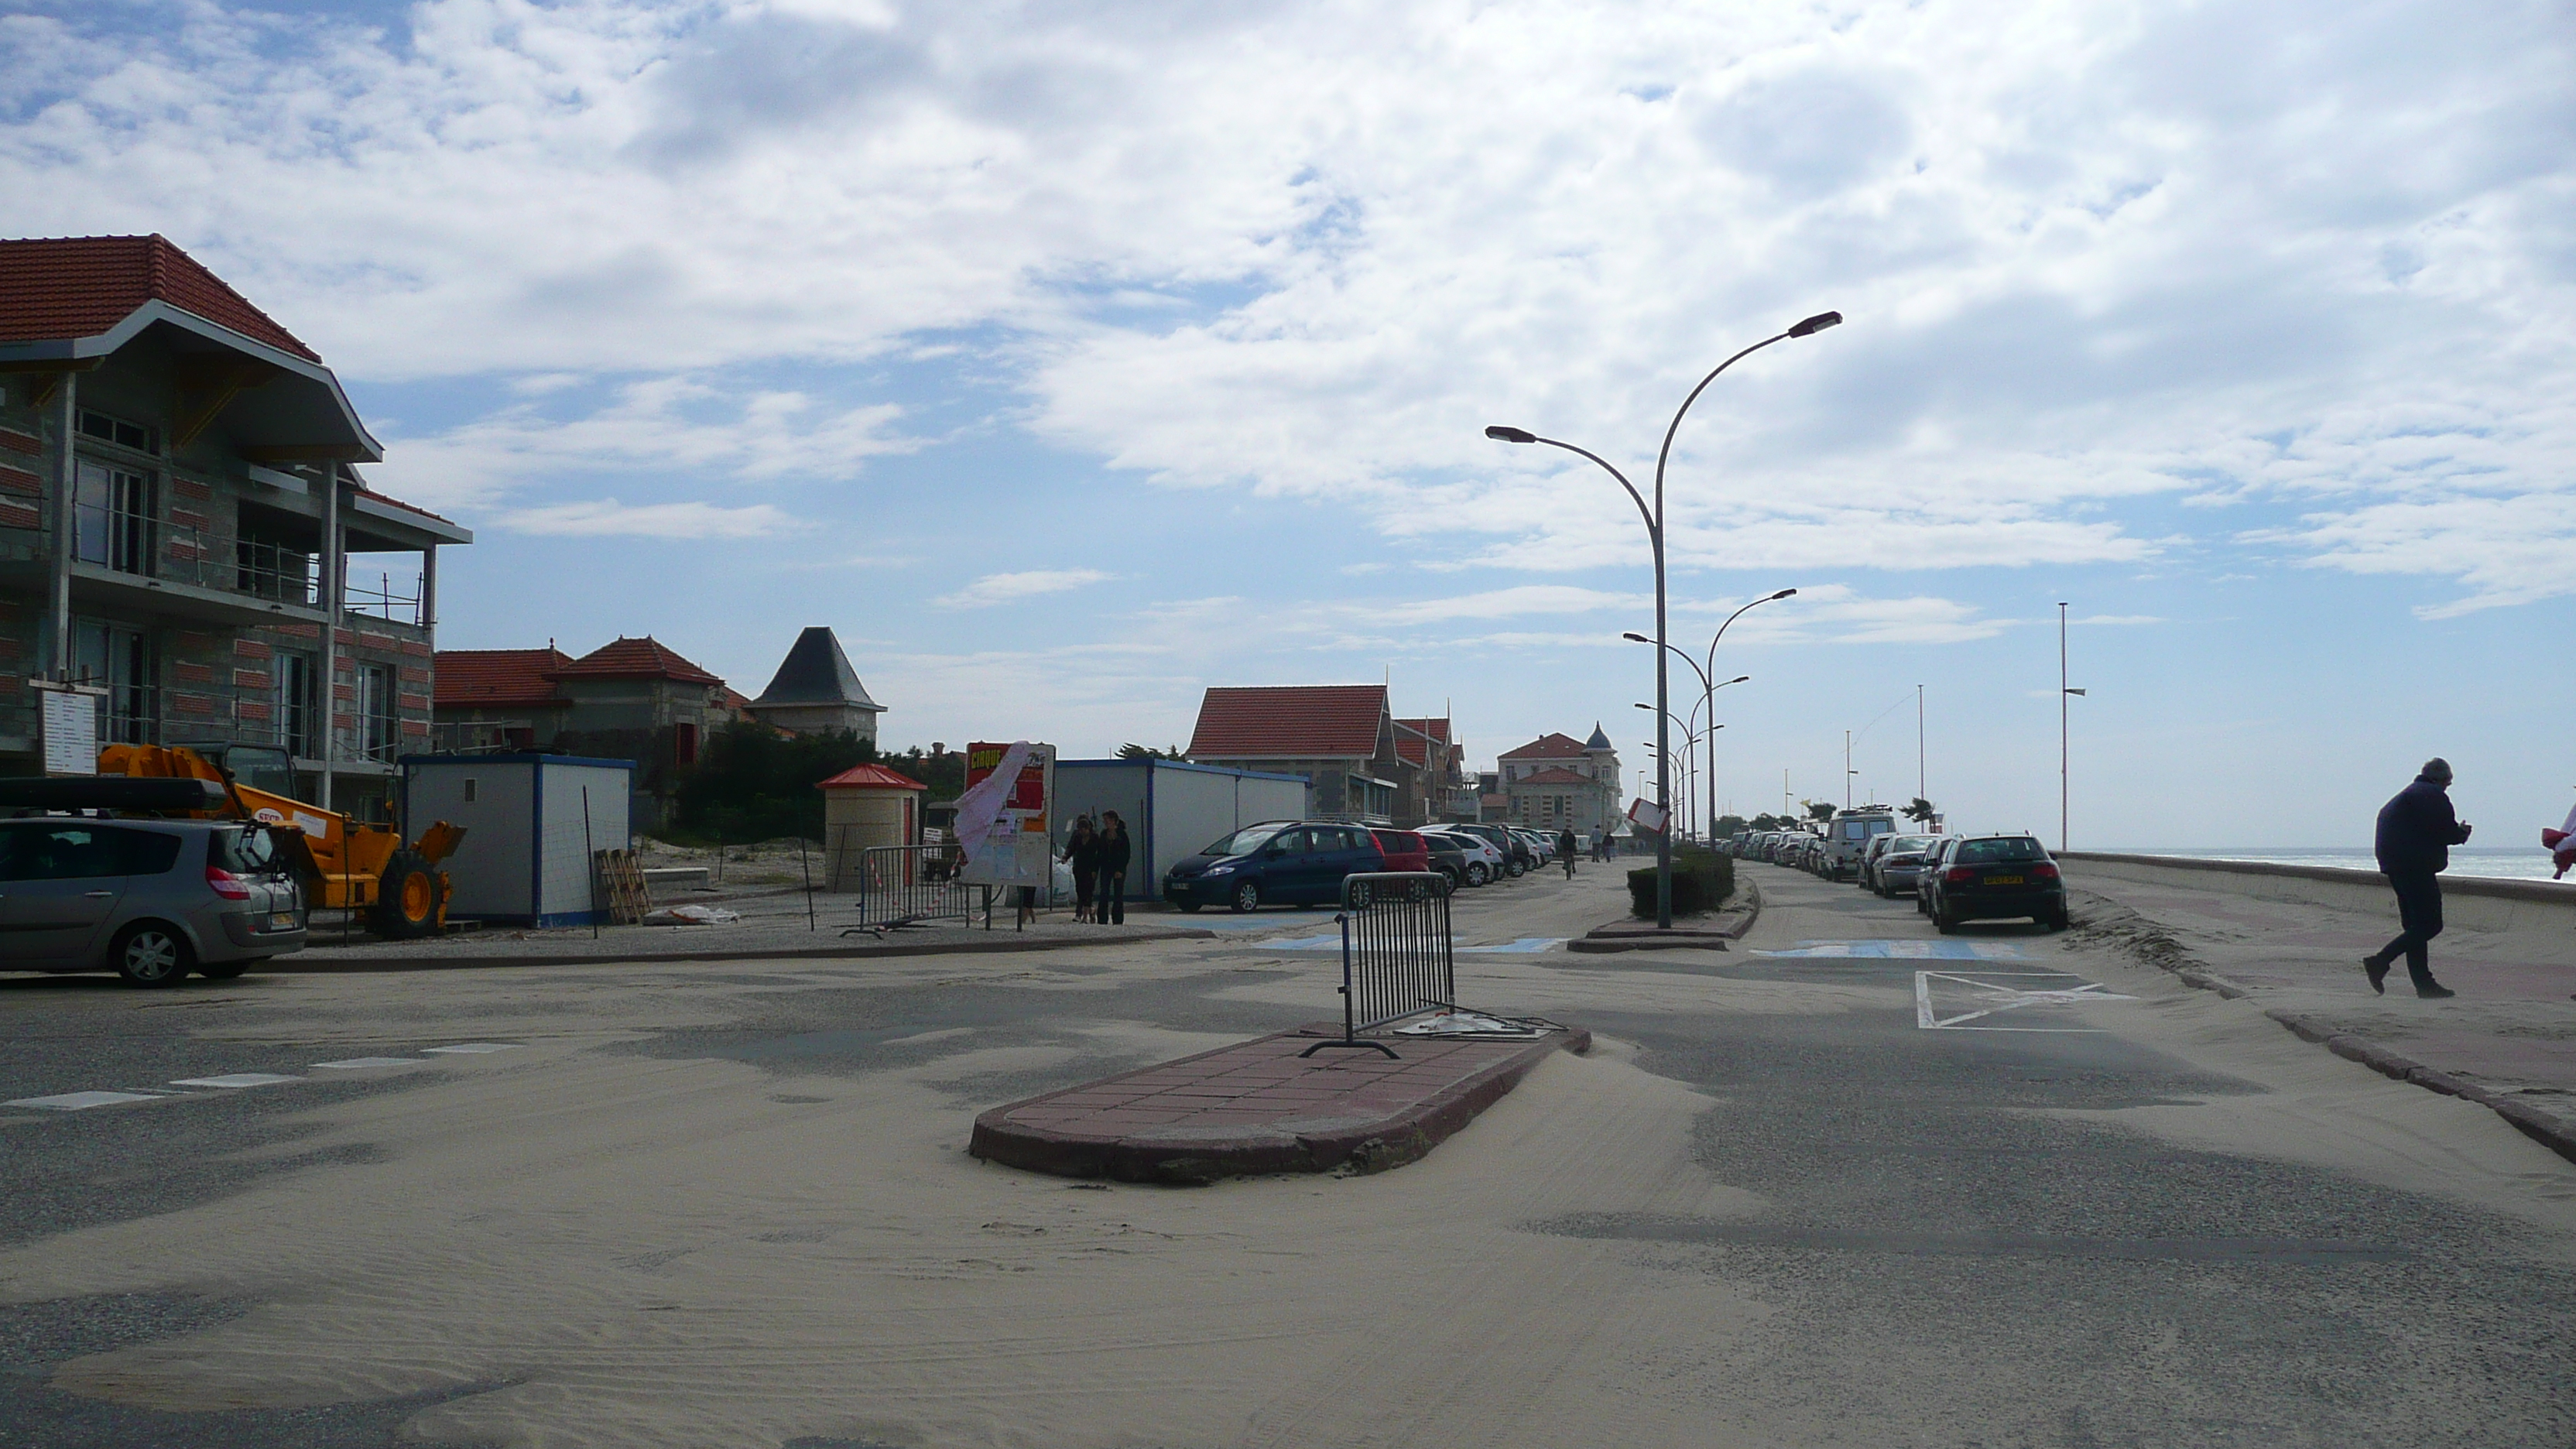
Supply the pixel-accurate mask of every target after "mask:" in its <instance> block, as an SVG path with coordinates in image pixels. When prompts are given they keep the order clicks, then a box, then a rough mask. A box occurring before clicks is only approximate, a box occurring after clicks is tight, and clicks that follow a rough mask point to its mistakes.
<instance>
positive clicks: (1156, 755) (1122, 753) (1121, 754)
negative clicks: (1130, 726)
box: [1118, 741, 1181, 760]
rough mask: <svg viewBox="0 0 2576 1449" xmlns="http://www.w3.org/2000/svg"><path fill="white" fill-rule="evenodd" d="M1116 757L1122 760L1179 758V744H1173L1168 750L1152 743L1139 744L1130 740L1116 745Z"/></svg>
mask: <svg viewBox="0 0 2576 1449" xmlns="http://www.w3.org/2000/svg"><path fill="white" fill-rule="evenodd" d="M1118 758H1120V759H1122V760H1177V759H1179V758H1181V747H1180V746H1179V745H1174V746H1172V747H1171V748H1170V749H1168V750H1158V749H1155V748H1154V747H1153V746H1152V745H1140V744H1136V743H1134V742H1133V741H1130V742H1129V743H1127V744H1123V745H1120V746H1119V747H1118Z"/></svg>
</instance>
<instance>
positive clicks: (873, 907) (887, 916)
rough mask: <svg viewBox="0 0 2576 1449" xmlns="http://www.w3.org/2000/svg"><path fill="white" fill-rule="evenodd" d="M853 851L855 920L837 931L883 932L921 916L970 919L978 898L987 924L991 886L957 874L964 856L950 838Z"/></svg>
mask: <svg viewBox="0 0 2576 1449" xmlns="http://www.w3.org/2000/svg"><path fill="white" fill-rule="evenodd" d="M857 854H858V863H857V864H858V869H857V876H858V888H859V923H858V924H857V925H855V926H853V927H851V928H850V929H848V930H846V931H843V932H842V933H841V934H842V935H844V936H851V935H857V934H858V933H860V932H862V931H866V932H872V933H882V932H885V931H889V930H892V929H894V928H895V927H898V926H909V925H914V924H916V923H918V922H922V921H971V920H973V919H974V915H975V906H976V905H977V904H978V903H979V902H980V903H981V904H982V905H983V907H984V919H985V921H986V923H987V924H990V923H991V921H992V917H993V888H992V887H991V886H985V885H970V884H968V883H966V882H964V881H961V880H959V879H958V878H957V873H958V870H959V869H960V868H961V867H962V866H963V865H964V864H965V857H964V856H963V855H961V854H959V853H958V850H957V847H956V845H955V844H954V843H948V844H941V845H872V846H869V847H867V848H866V849H864V850H861V851H859V852H857ZM836 874H837V873H836ZM838 883H839V882H838V880H837V879H836V880H835V884H836V885H837V884H838Z"/></svg>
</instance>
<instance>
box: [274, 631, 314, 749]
mask: <svg viewBox="0 0 2576 1449" xmlns="http://www.w3.org/2000/svg"><path fill="white" fill-rule="evenodd" d="M275 665H276V668H275V670H274V673H275V677H276V686H277V742H278V743H279V744H281V745H284V746H285V747H286V752H287V753H288V754H290V755H292V756H294V757H295V758H297V759H299V760H312V759H319V758H321V755H322V750H321V746H320V745H319V744H318V743H317V742H316V741H315V739H314V737H313V656H312V655H310V654H306V653H303V652H301V651H299V650H294V649H280V650H278V651H277V655H276V659H275Z"/></svg>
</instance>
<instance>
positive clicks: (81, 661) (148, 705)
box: [72, 619, 161, 745]
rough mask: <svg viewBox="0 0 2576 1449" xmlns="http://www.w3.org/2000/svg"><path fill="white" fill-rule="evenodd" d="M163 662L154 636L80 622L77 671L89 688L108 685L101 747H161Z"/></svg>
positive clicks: (76, 638) (74, 652) (74, 658)
mask: <svg viewBox="0 0 2576 1449" xmlns="http://www.w3.org/2000/svg"><path fill="white" fill-rule="evenodd" d="M157 663H158V661H157V660H156V659H155V658H154V657H153V650H152V636H150V635H148V634H145V633H143V632H142V631H140V630H136V629H123V628H119V627H117V626H116V625H114V624H102V623H98V622H95V621H93V620H89V619H81V620H76V621H74V624H73V627H72V672H73V673H74V674H76V675H77V676H79V678H80V681H81V682H82V683H84V684H98V685H105V686H106V687H107V698H106V700H105V701H104V704H105V708H103V709H101V710H100V711H99V712H98V742H99V743H100V744H103V745H149V744H157V743H159V735H160V720H161V711H160V699H159V695H160V691H159V690H158V689H156V688H155V687H154V686H156V685H157V684H158V683H159V682H160V681H159V679H158V678H157V677H156V676H157V675H158V673H159V671H158V670H157V669H156V667H155V666H156V664H157Z"/></svg>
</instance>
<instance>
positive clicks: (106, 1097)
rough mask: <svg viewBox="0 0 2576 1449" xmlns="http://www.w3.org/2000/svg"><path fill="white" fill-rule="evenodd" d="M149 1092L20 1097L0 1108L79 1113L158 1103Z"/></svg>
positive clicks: (80, 1093)
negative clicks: (123, 1103)
mask: <svg viewBox="0 0 2576 1449" xmlns="http://www.w3.org/2000/svg"><path fill="white" fill-rule="evenodd" d="M160 1100H161V1098H160V1097H159V1096H158V1095H157V1094H154V1093H150V1092H64V1093H61V1094H60V1095H57V1096H52V1097H20V1098H19V1099H18V1100H16V1101H14V1102H0V1107H41V1108H44V1109H45V1110H47V1111H51V1112H79V1111H83V1110H86V1109H87V1108H91V1107H113V1106H115V1105H117V1104H118V1103H120V1102H158V1101H160Z"/></svg>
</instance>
